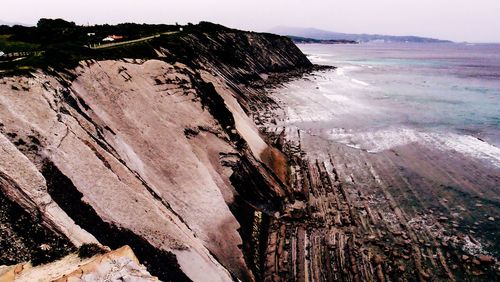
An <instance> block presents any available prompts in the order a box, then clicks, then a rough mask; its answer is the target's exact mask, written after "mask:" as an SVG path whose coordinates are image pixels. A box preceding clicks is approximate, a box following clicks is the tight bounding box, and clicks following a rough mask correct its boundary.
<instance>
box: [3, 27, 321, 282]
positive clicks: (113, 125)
mask: <svg viewBox="0 0 500 282" xmlns="http://www.w3.org/2000/svg"><path fill="white" fill-rule="evenodd" d="M49 55H50V54H48V55H47V56H49ZM52 59H54V58H52ZM311 67H312V65H311V63H310V62H309V61H308V60H307V58H306V57H305V56H304V55H303V54H302V53H301V52H300V50H299V49H298V48H297V47H296V46H295V45H294V44H293V43H292V42H291V41H290V40H289V39H287V38H285V37H280V36H276V35H271V34H258V33H249V32H241V31H236V30H231V29H227V28H224V27H221V26H216V25H212V24H208V23H204V24H200V25H199V26H194V27H190V29H189V30H188V31H186V32H182V33H180V34H177V35H175V36H171V37H159V38H157V39H155V40H152V41H150V42H147V43H141V44H138V45H137V46H129V47H127V48H116V49H114V50H108V51H106V52H102V53H100V55H99V56H96V58H94V59H87V60H82V61H80V62H79V63H78V66H76V67H71V68H60V67H58V68H52V67H50V66H48V67H47V68H45V69H37V70H35V71H32V72H31V73H30V74H29V75H23V76H5V77H3V78H0V132H1V134H0V151H1V152H0V191H1V193H0V200H1V201H2V207H6V209H2V213H1V217H0V221H1V225H0V226H1V227H0V233H1V235H2V243H1V245H0V248H1V250H2V251H1V252H0V265H2V264H6V265H13V264H18V263H22V262H25V261H27V260H31V261H32V262H34V263H35V264H39V263H46V262H50V261H54V260H55V259H58V258H61V257H63V256H64V255H67V254H68V253H70V252H72V251H74V250H75V249H76V248H78V247H80V246H81V245H82V244H84V243H96V244H101V245H104V246H107V247H110V248H112V249H116V248H119V247H121V246H123V245H129V246H130V247H131V248H132V249H133V250H134V252H135V253H136V255H137V258H138V259H139V261H140V262H141V263H143V264H144V265H145V266H146V267H147V269H148V271H149V272H150V273H151V274H152V275H154V276H157V277H158V278H159V279H161V280H164V281H190V280H192V281H232V280H235V279H239V280H242V281H253V280H256V279H257V280H260V270H259V268H260V267H261V265H262V262H261V261H260V258H261V257H262V253H261V249H259V247H258V246H257V245H256V244H258V243H256V242H257V241H258V240H256V239H258V238H256V237H255V236H257V237H258V236H261V235H260V233H263V232H260V231H259V230H260V229H259V228H261V227H260V226H263V225H261V224H257V225H255V224H254V221H255V219H259V218H262V215H261V213H262V212H264V213H265V214H269V215H272V214H273V213H274V212H275V211H277V210H278V209H279V207H281V206H283V205H284V204H285V202H286V201H287V195H288V194H289V191H288V188H287V187H288V186H287V185H286V183H287V179H288V175H287V169H286V158H285V156H284V155H283V154H282V153H281V152H280V151H279V150H278V149H276V148H274V147H273V146H270V145H268V143H267V142H266V141H265V140H264V139H263V137H262V136H261V135H260V133H259V131H258V130H257V128H256V126H255V124H254V123H253V121H252V118H251V117H249V113H250V111H251V109H252V107H255V104H256V103H255V101H259V100H262V99H264V100H265V99H266V98H265V95H263V94H262V93H261V91H260V90H258V89H259V87H258V86H257V85H259V84H260V85H261V84H262V83H264V80H265V79H268V78H269V77H270V75H271V76H272V74H273V73H286V72H289V71H292V70H297V69H304V70H305V69H308V68H311ZM4 210H5V211H7V212H3V211H4ZM9 211H11V212H9ZM28 226H29V227H28ZM253 228H257V229H259V230H258V232H253V233H252V232H251V230H252V229H253ZM254 235H255V236H254ZM262 236H264V235H262Z"/></svg>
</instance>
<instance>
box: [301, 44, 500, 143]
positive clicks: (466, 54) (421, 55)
mask: <svg viewBox="0 0 500 282" xmlns="http://www.w3.org/2000/svg"><path fill="white" fill-rule="evenodd" d="M299 47H300V48H301V49H302V51H303V52H304V53H306V54H307V55H309V57H310V59H311V61H313V62H314V63H318V64H326V65H333V66H337V67H338V68H339V69H338V70H337V71H336V72H333V73H331V74H325V75H324V77H323V79H324V81H320V82H319V84H320V85H321V89H322V91H323V93H324V94H325V95H327V96H328V95H330V96H329V97H335V96H336V97H337V98H338V97H339V96H344V97H346V98H348V99H350V100H352V101H354V102H356V103H359V104H363V105H366V107H365V109H368V110H365V111H363V112H359V113H358V114H357V115H356V119H357V121H358V123H357V126H361V127H365V128H374V127H381V126H392V125H396V126H399V125H405V126H408V125H409V126H412V127H416V128H424V129H433V130H448V131H453V132H457V133H466V134H469V135H472V136H475V137H477V138H480V139H482V140H486V141H487V142H488V143H490V144H494V145H495V146H497V147H498V146H500V45H491V44H490V45H466V44H401V43H398V44H388V43H383V44H380V43H378V44H359V45H322V44H304V45H300V46H299ZM321 83H322V84H321ZM332 110H333V109H332ZM370 111H372V113H370ZM375 113H377V114H375ZM347 118H349V119H351V118H352V117H347ZM346 122H347V121H346ZM332 126H333V127H339V126H345V123H343V122H342V120H341V119H339V120H337V121H336V122H334V124H333V125H332Z"/></svg>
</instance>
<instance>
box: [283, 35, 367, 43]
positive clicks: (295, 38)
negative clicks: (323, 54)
mask: <svg viewBox="0 0 500 282" xmlns="http://www.w3.org/2000/svg"><path fill="white" fill-rule="evenodd" d="M288 37H290V39H292V40H293V42H295V43H321V44H357V43H358V42H357V41H354V40H345V39H338V40H337V39H335V40H323V39H314V38H306V37H300V36H293V35H288Z"/></svg>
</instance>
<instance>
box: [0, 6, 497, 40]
mask: <svg viewBox="0 0 500 282" xmlns="http://www.w3.org/2000/svg"><path fill="white" fill-rule="evenodd" d="M2 2H3V3H1V5H0V20H4V21H10V22H22V23H29V24H32V23H36V21H37V20H38V19H39V18H41V17H62V18H65V19H68V20H72V21H75V22H77V23H79V24H87V23H91V24H92V23H119V22H140V23H142V22H147V23H175V22H179V23H187V22H193V23H197V22H199V21H201V20H207V21H212V22H217V23H221V24H224V25H227V26H230V27H235V28H240V29H247V30H256V31H266V30H268V29H270V28H272V27H274V26H280V25H285V26H295V27H315V28H320V29H325V30H331V31H337V32H348V33H380V34H389V35H420V36H429V37H436V38H442V39H451V40H455V41H471V42H500V0H302V1H301V0H252V1H240V0H203V1H201V0H200V1H194V0H174V1H172V0H78V1H76V0H2Z"/></svg>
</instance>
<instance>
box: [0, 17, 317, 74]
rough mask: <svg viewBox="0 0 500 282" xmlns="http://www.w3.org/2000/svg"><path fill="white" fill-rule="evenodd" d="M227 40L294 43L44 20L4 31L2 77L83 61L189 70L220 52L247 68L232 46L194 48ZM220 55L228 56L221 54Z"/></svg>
mask: <svg viewBox="0 0 500 282" xmlns="http://www.w3.org/2000/svg"><path fill="white" fill-rule="evenodd" d="M222 34H226V35H227V34H232V35H234V36H235V38H233V39H237V40H243V41H246V42H243V44H245V46H243V47H246V46H248V47H250V45H252V44H250V43H249V42H248V40H245V38H247V37H248V36H252V35H254V36H255V35H259V36H261V37H265V38H267V39H269V40H272V41H275V40H277V41H289V39H288V38H285V37H281V36H278V35H272V34H264V33H262V34H258V33H253V32H246V31H240V30H236V29H231V28H227V27H224V26H222V25H218V24H213V23H209V22H200V23H199V24H196V25H193V24H187V25H166V24H135V23H124V24H118V25H107V24H105V25H94V26H79V25H76V24H75V23H73V22H67V21H65V20H62V19H41V20H40V21H39V22H38V24H37V26H34V27H26V26H13V27H10V26H0V51H2V52H3V53H4V54H3V55H2V56H0V73H4V74H13V73H14V74H15V73H20V72H21V73H26V72H30V71H32V70H33V69H37V68H42V69H45V68H48V67H51V68H58V69H64V68H73V67H76V66H77V65H78V63H79V62H80V61H83V60H89V59H96V60H106V59H121V58H131V59H158V58H162V59H164V60H168V61H182V62H183V63H187V64H189V63H192V62H193V61H197V62H199V61H200V60H199V56H200V55H208V52H209V51H215V49H217V50H218V52H219V53H218V54H215V56H219V57H221V58H222V57H223V59H225V60H227V62H230V63H238V62H239V63H241V62H243V61H244V59H243V58H241V56H240V55H241V54H238V52H237V51H235V50H230V49H231V48H232V46H227V48H225V49H224V48H222V49H221V48H220V45H219V46H211V47H216V48H213V50H210V49H207V48H205V49H204V51H206V52H202V53H200V52H199V51H200V48H199V47H202V46H196V48H194V45H196V44H197V43H198V42H204V43H205V44H206V43H214V42H215V43H216V42H217V39H222V40H227V39H228V38H227V36H226V37H225V38H223V37H220V36H219V35H222ZM208 37H210V38H211V39H210V40H209V39H207V38H208ZM186 43H187V45H186ZM234 43H241V42H234ZM289 43H291V41H290V42H289ZM287 47H288V46H287ZM201 49H203V48H201ZM165 50H166V51H167V54H165V52H164V51H165ZM221 50H222V52H224V53H225V54H221ZM212 55H213V54H211V56H212ZM195 56H197V58H195ZM212 57H213V56H212ZM197 59H198V60H197ZM301 60H303V62H301V63H302V64H308V62H306V60H304V58H301ZM309 64H310V63H309Z"/></svg>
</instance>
